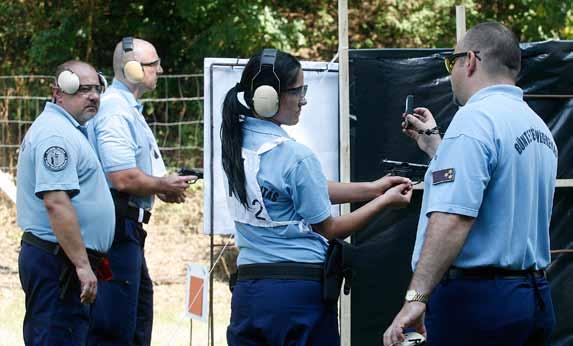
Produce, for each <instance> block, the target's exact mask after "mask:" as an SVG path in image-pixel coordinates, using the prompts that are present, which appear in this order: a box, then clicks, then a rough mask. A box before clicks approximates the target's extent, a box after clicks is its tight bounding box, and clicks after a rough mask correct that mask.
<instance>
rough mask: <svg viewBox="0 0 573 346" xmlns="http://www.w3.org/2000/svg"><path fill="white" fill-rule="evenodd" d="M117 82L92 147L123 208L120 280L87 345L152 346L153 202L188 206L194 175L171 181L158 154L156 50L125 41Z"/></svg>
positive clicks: (115, 259)
mask: <svg viewBox="0 0 573 346" xmlns="http://www.w3.org/2000/svg"><path fill="white" fill-rule="evenodd" d="M113 69H114V80H113V83H112V84H111V86H110V87H109V89H108V90H107V91H106V92H105V94H104V95H103V96H102V101H101V109H100V111H99V113H98V115H97V116H96V117H95V118H94V120H93V121H92V122H91V123H90V125H89V128H88V130H89V135H90V140H91V141H92V144H93V146H94V148H95V150H96V152H97V154H98V156H99V159H100V162H101V165H102V167H103V170H104V172H105V173H106V175H107V181H108V184H109V187H110V189H111V191H112V195H113V198H114V203H115V208H116V216H117V219H116V230H115V238H114V241H113V245H112V247H111V250H110V251H109V258H110V263H111V269H112V272H113V280H111V281H109V282H105V283H101V284H100V285H99V286H98V290H99V293H100V295H99V296H98V300H97V301H96V304H95V305H94V308H93V311H92V319H91V324H90V334H89V338H88V345H101V344H105V345H149V344H150V343H151V330H152V324H153V283H152V281H151V279H150V277H149V272H148V269H147V264H146V261H145V256H144V244H145V238H146V235H147V233H146V232H145V230H144V229H143V224H147V223H148V222H149V219H150V217H151V212H150V211H151V208H152V206H153V201H154V197H155V196H158V197H159V198H161V199H162V200H164V201H166V202H173V203H181V202H183V201H184V200H185V190H186V189H187V188H188V187H189V182H190V181H194V180H195V179H196V177H194V176H176V175H170V176H165V173H166V171H165V165H164V163H163V159H162V157H161V153H160V151H159V147H158V145H157V142H156V140H155V137H154V135H153V132H152V131H151V129H150V128H149V125H148V124H147V122H146V121H145V118H144V116H143V105H142V104H141V102H140V101H139V99H140V98H141V97H142V95H143V94H145V93H147V92H150V91H153V90H154V89H155V87H156V85H157V78H158V75H159V74H161V73H163V69H162V67H161V60H160V59H159V57H158V55H157V51H156V50H155V47H154V46H153V45H152V44H151V43H149V42H147V41H144V40H141V39H137V38H132V37H125V38H123V39H122V40H121V41H120V42H119V43H118V44H117V45H116V47H115V51H114V55H113Z"/></svg>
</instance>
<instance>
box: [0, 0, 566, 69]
mask: <svg viewBox="0 0 573 346" xmlns="http://www.w3.org/2000/svg"><path fill="white" fill-rule="evenodd" d="M460 3H463V4H464V5H465V6H466V8H467V21H468V27H471V26H472V25H474V24H476V23H478V22H481V21H485V20H497V21H500V22H503V23H504V24H506V25H508V26H509V27H510V28H512V30H514V32H516V34H517V35H518V36H519V38H520V39H521V40H522V41H539V40H545V39H550V38H562V39H571V38H573V19H572V14H573V2H571V1H562V0H547V1H538V0H466V1H459V0H458V1H455V0H369V1H362V0H350V1H349V26H350V43H351V47H352V48H381V47H402V48H404V47H451V46H452V44H453V42H454V40H455V5H456V4H460ZM337 26H338V19H337V2H336V1H332V0H329V1H317V0H201V1H195V0H137V1H130V2H125V1H119V0H44V1H36V0H34V1H30V0H3V1H1V2H0V57H1V61H0V73H1V74H15V73H42V74H46V73H50V72H51V71H52V70H53V69H54V67H55V65H56V64H57V63H59V62H61V61H64V60H67V59H71V58H77V59H83V60H87V61H89V62H92V63H94V64H95V65H96V66H98V67H99V68H101V69H102V70H104V71H105V72H108V73H110V72H111V55H112V50H113V47H114V45H115V43H116V42H118V41H119V40H120V39H121V37H122V36H125V35H134V36H139V37H143V38H146V39H148V40H149V41H151V42H153V43H154V44H155V45H156V46H157V48H158V51H159V53H160V55H161V56H162V57H163V64H164V65H165V68H166V72H167V73H181V72H198V71H201V66H202V63H203V58H204V57H206V56H227V57H235V56H241V57H248V56H250V55H251V54H252V53H253V52H256V51H258V50H260V48H262V47H264V46H275V47H278V48H281V49H284V50H288V51H291V52H294V53H295V54H297V55H299V56H301V57H302V58H313V59H325V60H326V59H330V58H331V57H332V56H333V55H334V54H335V52H336V50H337V42H338V32H337Z"/></svg>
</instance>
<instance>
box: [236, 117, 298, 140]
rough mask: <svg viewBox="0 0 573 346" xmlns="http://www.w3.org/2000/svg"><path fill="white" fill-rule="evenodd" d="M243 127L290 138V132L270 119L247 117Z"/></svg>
mask: <svg viewBox="0 0 573 346" xmlns="http://www.w3.org/2000/svg"><path fill="white" fill-rule="evenodd" d="M243 127H244V128H246V129H249V130H252V131H256V132H261V133H266V134H269V135H273V136H279V137H287V138H290V136H289V135H288V133H287V132H286V131H285V130H284V129H283V128H282V127H280V126H279V125H277V124H275V123H273V122H272V121H269V120H262V119H257V118H254V117H245V120H244V122H243Z"/></svg>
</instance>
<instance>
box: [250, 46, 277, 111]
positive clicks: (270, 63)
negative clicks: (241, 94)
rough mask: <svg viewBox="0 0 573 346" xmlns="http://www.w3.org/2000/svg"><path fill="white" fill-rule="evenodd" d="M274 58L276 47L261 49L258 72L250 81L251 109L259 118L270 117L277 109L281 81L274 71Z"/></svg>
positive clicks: (275, 56)
mask: <svg viewBox="0 0 573 346" xmlns="http://www.w3.org/2000/svg"><path fill="white" fill-rule="evenodd" d="M276 58H277V50H276V49H272V48H265V49H263V52H262V53H261V63H260V66H259V72H257V74H256V75H255V76H254V77H253V79H252V81H251V95H253V108H254V109H253V111H254V113H255V115H256V116H258V117H260V118H272V117H274V116H275V115H276V114H277V113H278V111H279V106H280V104H279V102H280V98H279V94H280V90H281V81H280V79H279V77H278V76H277V74H276V73H275V60H276Z"/></svg>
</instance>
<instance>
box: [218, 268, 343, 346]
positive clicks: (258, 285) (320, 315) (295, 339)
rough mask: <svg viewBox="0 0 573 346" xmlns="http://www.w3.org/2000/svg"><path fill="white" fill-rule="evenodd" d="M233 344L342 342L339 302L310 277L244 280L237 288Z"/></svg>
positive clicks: (273, 345) (271, 345)
mask: <svg viewBox="0 0 573 346" xmlns="http://www.w3.org/2000/svg"><path fill="white" fill-rule="evenodd" d="M227 342H228V344H229V346H255V345H257V346H263V345H268V346H285V345H288V346H303V345H312V346H323V345H324V346H337V345H340V336H339V334H338V319H337V311H336V305H335V304H332V305H327V304H325V303H324V302H323V300H322V284H321V283H320V282H318V281H308V280H271V279H264V280H241V281H237V284H236V285H235V287H234V289H233V298H232V301H231V323H230V325H229V327H228V328H227Z"/></svg>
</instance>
